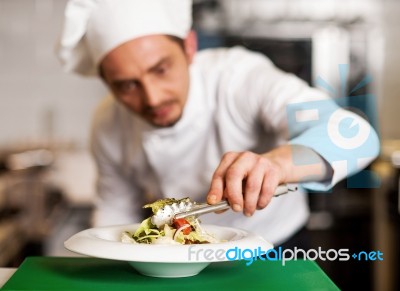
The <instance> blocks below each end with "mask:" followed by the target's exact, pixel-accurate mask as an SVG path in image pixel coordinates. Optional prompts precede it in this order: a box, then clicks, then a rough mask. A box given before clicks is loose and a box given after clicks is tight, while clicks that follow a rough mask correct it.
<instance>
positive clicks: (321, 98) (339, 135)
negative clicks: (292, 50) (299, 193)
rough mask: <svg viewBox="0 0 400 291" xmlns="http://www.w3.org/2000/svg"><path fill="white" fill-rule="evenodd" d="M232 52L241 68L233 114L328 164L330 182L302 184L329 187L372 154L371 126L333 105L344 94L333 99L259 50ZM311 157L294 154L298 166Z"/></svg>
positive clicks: (375, 140) (374, 144)
mask: <svg viewBox="0 0 400 291" xmlns="http://www.w3.org/2000/svg"><path fill="white" fill-rule="evenodd" d="M237 54H238V56H237V57H236V58H235V59H236V60H238V61H237V63H236V65H238V66H237V67H239V68H240V70H238V71H236V72H233V74H232V75H233V76H234V77H231V81H232V80H234V81H233V82H232V84H233V85H232V86H233V88H231V92H234V93H232V94H233V95H234V98H232V99H231V100H232V101H230V103H231V108H235V109H234V110H235V113H234V114H235V116H237V117H238V118H239V119H240V120H242V122H244V123H252V122H254V120H256V121H257V122H261V123H262V126H263V128H264V130H265V131H266V132H274V133H275V136H277V137H278V140H280V141H281V143H282V142H286V143H290V144H293V145H295V144H296V145H302V146H306V147H308V148H311V149H313V150H314V151H315V152H316V153H318V154H319V155H320V156H321V157H323V158H324V159H325V161H326V162H327V163H328V164H329V165H330V166H331V167H332V169H333V177H332V178H331V179H330V180H329V181H322V182H307V183H304V184H303V186H304V187H306V188H308V189H311V190H315V191H326V190H329V189H330V188H332V187H333V186H334V185H335V184H336V183H337V182H339V181H340V180H342V179H344V178H345V177H347V176H350V175H352V174H355V173H357V172H359V171H360V170H362V169H363V168H365V167H366V166H367V165H368V164H369V163H371V161H373V160H374V159H375V158H376V157H377V155H378V153H379V138H378V135H377V133H376V131H375V130H374V129H373V128H372V127H371V125H370V124H369V122H367V121H366V120H365V119H364V118H362V117H361V116H360V115H357V114H355V113H353V112H351V111H349V110H345V109H343V108H342V107H340V106H339V105H338V103H341V102H342V104H346V98H338V99H335V101H334V100H333V99H332V98H330V97H329V96H328V95H327V94H325V93H324V92H322V91H320V90H317V89H315V88H311V87H310V86H308V84H306V83H305V82H304V81H302V80H301V79H299V78H298V77H296V76H294V75H292V74H288V73H285V72H283V71H281V70H279V69H278V68H276V67H275V66H274V65H273V64H272V63H271V62H270V61H269V60H268V59H267V58H265V57H263V56H261V55H259V54H254V55H251V54H249V53H247V54H248V55H246V54H245V52H238V53H237ZM241 55H242V56H241ZM240 56H241V57H240ZM348 98H351V97H348ZM255 117H256V118H255ZM313 160H314V159H312V158H310V159H308V158H307V157H297V156H294V157H293V161H294V163H295V164H298V165H305V164H313Z"/></svg>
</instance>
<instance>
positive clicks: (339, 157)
mask: <svg viewBox="0 0 400 291" xmlns="http://www.w3.org/2000/svg"><path fill="white" fill-rule="evenodd" d="M313 102H314V103H316V104H317V103H318V102H323V104H324V105H323V106H320V107H318V108H317V110H319V112H317V113H318V114H317V115H316V111H315V109H312V108H311V109H310V108H309V104H313ZM293 106H295V108H296V109H295V111H296V112H295V114H294V116H295V119H294V120H295V122H292V124H289V120H290V118H289V117H288V114H290V108H292V107H293ZM332 112H335V118H329V115H332V114H331V113H332ZM324 114H325V115H326V116H327V117H324ZM323 117H324V118H323ZM296 118H297V119H296ZM344 118H351V119H352V120H354V121H356V122H357V124H360V125H362V126H360V128H364V129H367V131H369V140H368V145H367V146H366V151H364V152H367V153H368V154H369V156H368V157H360V159H358V161H357V163H348V161H349V160H354V155H355V151H348V150H343V149H342V148H340V147H337V146H327V143H328V139H329V138H331V137H332V135H330V134H329V132H328V134H327V133H326V132H327V131H329V130H331V131H332V128H335V126H339V123H340V121H342V120H343V119H344ZM292 119H293V118H292ZM296 120H297V121H298V122H297V121H296ZM307 120H308V121H310V122H304V121H307ZM328 123H329V124H330V125H329V124H328ZM328 125H329V126H328ZM332 126H333V127H332ZM287 143H290V144H298V145H303V146H307V147H309V148H311V149H313V150H314V151H315V152H317V153H318V154H319V155H321V156H322V157H323V158H324V159H325V160H326V161H327V162H328V163H329V164H330V166H331V167H332V169H333V177H331V179H329V180H328V181H322V182H313V183H311V182H309V183H304V184H303V186H304V187H305V188H310V189H313V190H318V191H320V190H327V189H330V188H331V187H332V186H333V185H335V184H336V183H337V182H338V181H340V180H341V179H343V178H345V177H346V176H348V175H349V174H352V173H354V172H356V171H358V170H359V169H361V168H363V167H365V166H366V165H368V163H370V162H371V161H372V160H373V159H374V158H375V157H376V155H377V153H378V150H379V141H378V138H377V136H376V133H375V132H374V131H373V129H372V128H371V127H370V126H369V124H368V123H367V122H366V121H365V120H364V119H363V118H361V117H359V116H358V115H355V114H354V113H352V112H350V111H346V110H344V109H341V108H339V107H338V106H337V105H336V103H335V102H333V101H332V100H331V99H330V98H329V97H328V96H327V95H325V94H324V93H323V92H321V91H319V90H317V89H314V88H310V87H309V86H308V85H307V84H306V83H305V82H304V81H302V80H300V79H299V78H297V77H296V76H294V75H292V74H288V73H285V72H282V71H281V70H279V69H278V68H276V67H275V66H274V65H273V64H272V62H271V61H270V60H269V59H268V58H267V57H265V56H264V55H262V54H259V53H255V52H250V51H248V50H246V49H244V48H242V47H234V48H218V49H207V50H203V51H200V52H198V53H197V54H196V56H195V58H194V61H193V63H192V64H191V66H190V89H189V96H188V99H187V103H186V105H185V107H184V110H183V114H182V117H181V119H180V120H179V121H178V122H177V123H176V124H175V125H173V126H171V127H167V128H159V127H154V126H152V125H150V124H148V123H146V122H145V121H144V120H142V119H141V118H140V117H139V116H137V115H135V114H133V113H132V112H131V111H129V110H128V109H127V108H125V107H124V106H123V105H122V104H120V103H119V102H117V101H116V99H115V98H113V96H108V97H106V98H105V99H104V101H102V102H101V104H100V105H99V107H98V109H97V111H96V113H95V116H94V119H93V126H92V135H91V148H92V152H93V155H94V158H95V161H96V164H97V167H98V179H97V192H98V198H97V201H96V209H95V213H94V217H93V218H94V224H95V225H96V226H100V225H112V224H130V223H136V222H141V220H142V219H143V218H144V217H142V213H143V212H142V206H143V205H144V204H145V203H148V202H152V201H154V200H156V199H160V198H165V197H174V198H177V199H180V198H184V197H190V198H191V199H192V200H194V201H197V202H203V201H205V200H206V194H207V192H208V189H209V186H210V181H211V178H212V175H213V173H214V170H215V169H216V167H217V166H218V164H219V162H220V160H221V157H222V156H223V154H224V153H226V152H228V151H236V152H238V151H252V152H255V153H265V152H267V151H269V150H272V149H273V148H274V147H277V146H280V145H284V144H287ZM356 152H357V151H356ZM326 195H329V194H326ZM308 216H309V209H308V202H307V196H306V194H305V193H304V191H297V192H295V193H291V194H288V195H283V196H280V197H276V198H273V199H272V200H271V202H270V204H269V205H268V206H267V207H266V208H265V209H263V210H259V211H256V212H255V214H254V215H253V216H252V217H245V216H244V215H243V214H242V213H238V212H233V211H230V210H229V211H226V212H224V213H223V214H207V215H203V216H202V217H201V221H202V222H203V223H207V224H217V225H222V226H232V227H237V228H241V229H245V230H249V231H252V232H255V233H257V234H259V235H261V236H263V237H264V238H265V239H267V240H268V241H270V242H272V243H274V244H279V243H282V242H284V241H285V240H287V239H288V238H289V237H290V236H291V235H292V234H294V233H295V232H296V231H297V230H299V229H300V228H302V227H303V226H304V225H305V223H306V222H307V219H308Z"/></svg>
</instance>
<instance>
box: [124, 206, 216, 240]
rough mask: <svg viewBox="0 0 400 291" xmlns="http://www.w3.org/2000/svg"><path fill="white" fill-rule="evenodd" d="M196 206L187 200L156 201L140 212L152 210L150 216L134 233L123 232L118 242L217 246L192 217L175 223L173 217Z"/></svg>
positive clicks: (177, 220) (212, 238)
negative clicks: (206, 244)
mask: <svg viewBox="0 0 400 291" xmlns="http://www.w3.org/2000/svg"><path fill="white" fill-rule="evenodd" d="M194 207H196V203H194V202H192V201H191V200H190V199H189V198H183V199H180V200H176V199H174V198H166V199H160V200H157V201H155V202H153V203H151V204H147V205H145V206H143V208H151V210H152V212H153V215H152V216H150V217H148V218H146V219H145V220H143V221H142V223H141V224H140V226H139V228H138V229H137V230H136V231H135V232H133V233H132V232H129V231H124V232H123V233H122V237H121V241H122V242H125V243H142V244H204V243H216V242H219V240H217V239H216V238H214V237H213V236H212V235H210V234H208V233H207V232H206V231H205V230H204V229H203V228H202V227H201V226H200V221H199V220H198V219H197V218H196V217H195V216H189V217H186V218H180V219H175V218H174V216H175V214H177V213H179V212H182V211H185V210H191V209H192V208H194Z"/></svg>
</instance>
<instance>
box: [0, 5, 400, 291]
mask: <svg viewBox="0 0 400 291" xmlns="http://www.w3.org/2000/svg"><path fill="white" fill-rule="evenodd" d="M65 4H66V0H0V102H1V105H0V121H1V122H0V267H18V265H19V264H20V263H21V262H22V260H23V259H24V258H25V257H26V256H30V255H49V256H64V255H71V254H70V253H69V252H67V251H65V250H64V249H63V241H64V240H65V239H66V238H68V237H69V236H70V235H72V234H74V233H76V232H78V231H80V230H82V229H85V228H88V227H90V213H91V210H92V207H93V201H94V197H95V189H94V180H95V169H94V165H93V161H92V159H91V157H90V154H89V152H88V137H89V130H90V122H91V115H92V113H93V110H94V108H95V106H96V104H97V103H98V102H99V100H100V99H101V97H102V96H104V95H105V94H106V88H105V87H104V85H103V84H102V83H101V82H100V81H99V80H95V79H85V78H80V77H77V76H74V75H68V74H65V73H64V72H62V70H61V69H60V66H59V63H58V61H57V60H56V58H55V56H54V52H53V51H54V43H55V40H56V39H57V36H58V34H59V32H60V30H61V26H62V18H63V17H62V15H63V10H64V7H65ZM194 19H195V21H194V27H195V29H196V30H197V31H198V36H199V44H200V48H207V47H216V46H233V45H243V46H247V47H249V48H250V49H253V50H255V51H259V52H262V53H265V54H266V55H267V56H268V57H270V58H271V59H272V60H273V61H274V62H275V64H276V65H277V66H278V67H280V68H282V69H284V70H286V71H289V72H293V73H294V74H296V75H298V76H299V77H301V78H302V79H304V80H305V81H307V82H308V83H309V84H310V85H313V86H318V85H320V84H319V83H318V82H317V79H318V77H322V78H323V79H324V80H325V81H326V82H327V83H329V84H330V86H331V87H332V88H333V89H334V90H336V91H337V92H342V91H341V90H342V89H341V87H340V84H341V79H340V75H339V69H338V65H339V64H348V65H349V74H348V75H347V77H346V78H347V82H346V84H347V86H346V87H345V88H344V90H346V91H345V92H346V94H349V92H350V91H351V90H352V89H353V88H354V87H355V86H356V85H357V84H358V83H359V82H360V81H361V80H362V79H363V78H364V77H365V76H370V77H371V78H372V82H370V83H368V84H366V86H361V87H360V88H358V89H356V90H355V91H354V92H353V93H352V94H353V95H367V94H369V95H373V96H375V98H374V99H367V98H366V99H365V100H369V101H366V102H364V103H362V104H358V106H361V107H362V108H360V109H361V110H362V111H364V112H368V113H369V116H370V121H371V123H372V124H373V126H374V127H376V128H377V129H378V131H379V133H380V136H381V141H382V152H381V156H380V157H379V158H378V159H377V160H376V161H375V162H374V163H373V164H372V165H371V167H370V168H369V169H370V170H372V171H373V172H374V173H375V174H376V175H378V176H379V179H380V182H381V183H380V186H379V187H378V188H375V189H348V187H346V183H347V181H344V182H343V183H340V184H339V185H337V186H336V187H335V189H334V190H333V191H332V193H330V194H320V193H312V194H310V195H309V197H310V207H311V209H312V215H311V218H310V221H309V223H308V225H307V230H308V232H309V233H310V237H311V246H312V247H313V248H318V247H321V248H322V249H325V250H326V249H329V248H335V249H339V248H348V249H350V251H371V250H380V251H382V252H383V253H384V260H383V261H375V262H374V261H369V262H358V261H356V260H354V261H348V262H339V261H335V262H324V261H319V262H318V263H319V264H320V266H321V267H322V268H323V269H324V270H325V272H326V273H327V274H328V275H329V276H330V277H331V278H332V280H333V281H334V282H335V283H336V284H337V285H338V286H339V287H340V288H341V289H343V290H350V289H355V288H357V290H400V282H399V280H400V279H399V276H398V274H399V272H400V267H399V265H400V253H399V245H400V238H399V236H400V214H399V211H400V204H399V176H400V175H399V173H400V170H399V169H400V126H399V123H400V117H399V116H398V115H399V113H398V110H399V109H400V82H399V75H400V53H399V51H400V42H399V41H398V39H399V37H400V32H399V31H400V1H395V0H390V1H379V0H375V1H372V0H369V1H368V0H348V1H344V0H219V1H218V0H215V1H206V0H204V1H201V0H198V1H194ZM371 100H372V102H371ZM349 106H352V104H349ZM363 179H365V178H363ZM371 179H372V178H371ZM266 275H267V270H266Z"/></svg>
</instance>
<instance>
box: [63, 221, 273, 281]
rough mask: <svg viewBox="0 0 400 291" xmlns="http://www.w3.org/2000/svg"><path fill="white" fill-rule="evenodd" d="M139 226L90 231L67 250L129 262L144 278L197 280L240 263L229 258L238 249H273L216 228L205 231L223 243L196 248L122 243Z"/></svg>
mask: <svg viewBox="0 0 400 291" xmlns="http://www.w3.org/2000/svg"><path fill="white" fill-rule="evenodd" d="M139 225H140V224H139V223H137V224H130V225H117V226H109V227H98V228H90V229H87V230H84V231H81V232H79V233H77V234H75V235H73V236H72V237H70V238H69V239H68V240H67V241H65V242H64V246H65V247H66V248H67V249H68V250H70V251H73V252H75V253H79V254H83V255H87V256H91V257H97V258H104V259H112V260H120V261H128V262H129V264H130V265H131V266H132V267H134V268H135V269H136V270H137V271H138V272H139V273H141V274H143V275H147V276H153V277H166V278H176V277H188V276H194V275H196V274H198V273H199V272H200V271H201V270H203V269H204V268H205V267H207V266H208V265H209V264H210V263H213V262H222V261H228V260H232V259H240V258H239V257H238V258H231V257H230V258H229V259H228V258H227V255H226V254H227V251H228V250H232V249H235V248H236V249H242V250H244V249H250V250H255V249H258V248H261V249H262V250H263V251H267V250H269V249H271V248H273V245H272V244H271V243H269V242H267V241H266V240H264V239H263V238H262V237H260V236H258V235H255V234H253V233H250V232H247V231H245V230H241V229H236V228H230V227H222V226H216V225H202V227H203V228H204V229H205V230H206V231H207V232H208V233H210V234H212V235H214V236H215V237H216V238H218V239H220V240H223V241H224V242H221V243H210V244H193V245H169V244H168V245H166V244H154V245H151V244H130V243H123V242H121V234H122V233H123V232H124V231H129V232H133V231H135V230H136V229H137V228H138V227H139Z"/></svg>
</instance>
